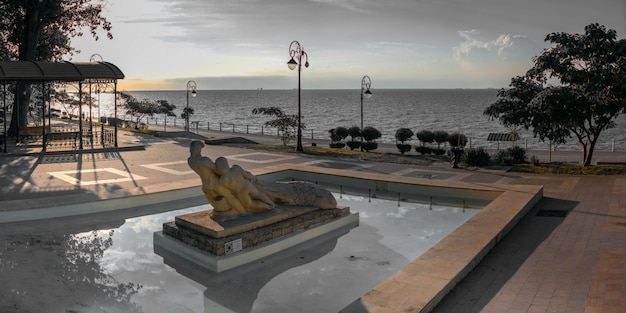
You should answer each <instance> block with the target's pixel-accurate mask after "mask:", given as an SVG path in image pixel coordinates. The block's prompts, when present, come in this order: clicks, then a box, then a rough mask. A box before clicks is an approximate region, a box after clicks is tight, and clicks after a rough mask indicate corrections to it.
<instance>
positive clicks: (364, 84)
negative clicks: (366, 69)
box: [361, 75, 372, 151]
mask: <svg viewBox="0 0 626 313" xmlns="http://www.w3.org/2000/svg"><path fill="white" fill-rule="evenodd" d="M371 85H372V80H370V77H369V76H367V75H365V76H363V79H361V131H363V98H369V97H371V96H372V91H370V86H371ZM361 151H363V135H361Z"/></svg>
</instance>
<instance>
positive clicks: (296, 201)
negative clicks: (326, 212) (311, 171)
mask: <svg viewBox="0 0 626 313" xmlns="http://www.w3.org/2000/svg"><path fill="white" fill-rule="evenodd" d="M203 147H204V143H202V142H201V141H197V140H195V141H193V142H191V145H190V148H189V151H190V153H191V155H190V156H189V158H188V159H187V163H188V164H189V167H191V169H193V170H194V171H195V172H196V173H197V174H198V175H199V176H200V179H201V181H202V192H204V194H205V196H206V199H207V201H208V202H209V204H211V206H213V216H214V217H232V216H240V215H247V214H251V213H256V212H266V211H270V210H272V209H274V208H275V207H276V206H277V205H283V206H308V207H317V208H320V209H335V208H336V207H337V201H336V199H335V197H334V196H333V195H332V194H331V193H330V192H329V191H328V190H326V189H325V188H323V187H321V186H319V185H316V184H312V183H309V182H302V181H295V182H268V181H261V180H259V179H257V178H256V177H255V176H254V175H252V174H251V173H250V172H248V171H246V170H244V169H243V168H241V167H240V166H239V165H233V166H232V167H230V166H229V165H228V161H227V160H226V159H225V158H224V157H218V158H217V159H216V160H215V162H213V160H211V159H210V158H208V157H205V156H202V153H201V150H202V148H203Z"/></svg>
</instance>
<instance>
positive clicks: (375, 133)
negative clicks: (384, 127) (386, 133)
mask: <svg viewBox="0 0 626 313" xmlns="http://www.w3.org/2000/svg"><path fill="white" fill-rule="evenodd" d="M361 136H363V139H364V140H365V141H367V142H372V141H374V140H376V139H378V138H380V137H382V136H383V134H381V133H380V131H379V130H378V129H376V128H374V127H371V126H367V127H365V128H363V130H362V131H361Z"/></svg>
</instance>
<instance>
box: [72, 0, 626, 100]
mask: <svg viewBox="0 0 626 313" xmlns="http://www.w3.org/2000/svg"><path fill="white" fill-rule="evenodd" d="M107 2H108V6H107V8H106V10H105V12H104V13H103V15H104V16H105V17H106V18H107V19H109V21H111V22H112V24H113V31H112V32H113V36H114V39H113V40H107V39H100V40H99V41H97V42H95V41H94V40H93V39H92V38H91V37H88V36H87V37H84V38H78V39H74V41H73V43H74V46H75V47H77V48H78V49H80V50H81V53H80V54H77V55H74V56H73V58H72V61H76V62H80V61H88V60H89V59H90V56H91V55H93V54H95V53H97V54H99V55H101V56H102V57H103V59H104V60H105V61H109V62H111V63H113V64H115V65H117V66H119V67H120V68H121V69H122V71H123V72H124V73H125V75H126V79H124V80H123V81H120V88H122V89H124V90H156V89H166V90H178V89H185V88H186V83H187V81H188V80H191V79H192V80H195V81H196V82H197V83H198V88H199V89H256V88H265V89H291V88H295V87H297V72H296V71H290V70H289V69H288V68H287V65H286V62H287V61H288V60H289V44H290V43H291V42H292V41H294V40H297V41H299V42H300V43H301V44H302V47H303V48H304V50H305V51H306V53H307V54H308V56H309V63H310V67H309V68H306V69H304V67H303V71H302V87H303V88H305V89H328V88H342V89H358V88H360V85H361V78H362V77H363V76H364V75H369V76H370V77H371V80H372V87H373V88H487V87H492V88H500V87H505V86H507V85H508V84H509V82H510V79H511V78H512V77H514V76H516V75H521V74H523V73H524V72H525V71H526V70H527V69H529V68H530V66H531V65H532V61H531V58H532V57H533V56H535V55H538V54H540V53H541V51H542V49H543V48H545V47H546V46H547V44H546V43H545V42H544V38H545V36H546V35H547V34H548V33H552V32H567V33H582V32H584V27H585V26H586V25H588V24H591V23H599V24H601V25H605V26H606V27H607V28H610V29H615V30H616V31H617V34H618V36H619V38H626V4H625V3H626V1H624V0H593V1H590V0H386V1H381V0H293V1H288V0H179V1H171V0H132V1H129V0H108V1H107ZM101 38H105V36H101Z"/></svg>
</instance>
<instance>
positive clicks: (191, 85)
mask: <svg viewBox="0 0 626 313" xmlns="http://www.w3.org/2000/svg"><path fill="white" fill-rule="evenodd" d="M196 87H197V85H196V82H195V81H193V80H190V81H188V82H187V107H186V109H185V131H186V132H188V131H189V115H190V114H189V91H190V90H191V96H192V97H195V96H196V94H197V93H196Z"/></svg>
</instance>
